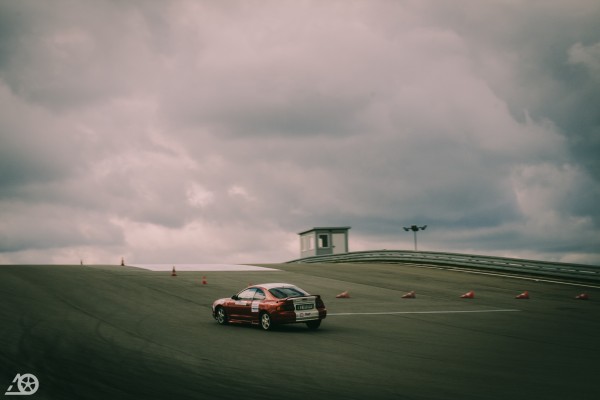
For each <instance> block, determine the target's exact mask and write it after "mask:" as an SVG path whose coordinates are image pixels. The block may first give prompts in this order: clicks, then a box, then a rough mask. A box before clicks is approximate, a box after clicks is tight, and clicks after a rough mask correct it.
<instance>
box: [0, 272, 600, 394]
mask: <svg viewBox="0 0 600 400" xmlns="http://www.w3.org/2000/svg"><path fill="white" fill-rule="evenodd" d="M268 266H269V267H272V268H279V269H282V271H268V272H206V273H203V272H179V273H178V276H176V277H171V276H170V273H168V272H152V271H145V270H141V269H136V268H130V267H116V266H114V267H111V266H92V267H89V266H0V296H1V301H0V391H2V393H1V394H4V392H6V391H7V390H8V389H9V387H10V386H11V384H12V382H13V379H14V378H15V375H16V374H17V373H19V374H33V375H35V376H36V377H37V378H38V380H39V389H38V390H37V392H36V393H35V394H33V395H31V396H28V397H27V398H30V399H32V400H35V399H238V400H239V399H286V400H287V399H290V400H296V399H303V400H307V399H311V400H317V399H328V400H334V399H419V400H421V399H478V400H479V399H502V400H507V399H545V400H548V399H561V400H565V399H578V400H583V399H599V398H600V382H599V374H598V372H599V371H600V340H599V339H600V289H599V288H589V287H578V286H571V285H563V284H558V283H548V282H542V281H537V282H536V281H534V280H522V279H515V278H508V277H501V276H492V275H482V274H470V273H464V272H457V271H450V270H440V269H435V268H424V267H419V266H402V265H349V264H346V265H343V264H338V265H316V264H309V265H285V264H284V265H268ZM203 275H204V276H206V278H207V281H208V284H206V285H202V284H201V279H202V276H203ZM261 282H290V283H294V284H297V285H298V286H300V287H302V288H304V289H306V290H308V291H309V292H311V293H316V294H321V295H322V296H323V298H324V301H325V304H326V305H327V307H328V311H329V313H330V315H329V316H328V318H327V319H326V320H325V321H323V324H322V325H321V328H320V329H319V330H317V331H310V330H308V329H307V328H306V327H305V326H304V325H292V326H283V327H280V328H278V329H277V330H275V331H272V332H263V331H261V330H259V329H258V328H254V327H246V326H234V325H229V326H219V325H217V323H216V322H215V321H214V320H213V319H212V317H211V308H210V305H211V303H212V301H213V300H214V299H216V298H219V297H226V296H230V295H232V294H234V293H236V292H237V291H239V290H240V289H242V288H243V287H245V286H246V285H248V284H249V283H261ZM346 290H347V291H348V292H349V294H350V296H351V298H349V299H336V298H335V295H336V294H338V293H340V292H342V291H346ZM412 290H414V291H415V292H416V298H415V299H402V298H401V296H402V295H403V294H405V293H406V292H408V291H412ZM470 290H473V291H474V292H475V298H474V299H461V298H460V295H461V294H463V293H466V292H467V291H470ZM525 290H527V291H528V292H529V294H530V296H531V298H530V299H528V300H525V299H515V296H516V295H518V294H519V293H521V292H523V291H525ZM582 292H585V293H587V294H588V295H589V296H590V299H589V300H587V301H583V300H575V299H574V297H575V296H576V295H577V294H579V293H582ZM12 391H14V389H12Z"/></svg>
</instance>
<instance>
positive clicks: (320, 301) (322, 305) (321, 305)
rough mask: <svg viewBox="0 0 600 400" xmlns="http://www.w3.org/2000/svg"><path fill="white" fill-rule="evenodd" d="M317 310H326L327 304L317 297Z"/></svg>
mask: <svg viewBox="0 0 600 400" xmlns="http://www.w3.org/2000/svg"><path fill="white" fill-rule="evenodd" d="M317 308H325V303H323V300H321V297H317Z"/></svg>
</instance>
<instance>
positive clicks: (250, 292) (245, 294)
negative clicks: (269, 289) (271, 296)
mask: <svg viewBox="0 0 600 400" xmlns="http://www.w3.org/2000/svg"><path fill="white" fill-rule="evenodd" d="M254 292H256V289H255V288H252V289H246V290H243V291H242V292H241V293H240V294H238V295H237V296H238V299H240V300H252V299H253V298H254Z"/></svg>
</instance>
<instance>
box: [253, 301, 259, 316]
mask: <svg viewBox="0 0 600 400" xmlns="http://www.w3.org/2000/svg"><path fill="white" fill-rule="evenodd" d="M259 304H260V301H253V302H252V312H253V313H254V312H258V305H259Z"/></svg>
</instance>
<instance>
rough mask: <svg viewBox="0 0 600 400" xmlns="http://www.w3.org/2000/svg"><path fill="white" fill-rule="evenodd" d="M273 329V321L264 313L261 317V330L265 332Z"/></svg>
mask: <svg viewBox="0 0 600 400" xmlns="http://www.w3.org/2000/svg"><path fill="white" fill-rule="evenodd" d="M272 327H273V321H272V320H271V316H270V315H269V314H268V313H262V314H261V316H260V328H261V329H262V330H264V331H269V330H271V328H272Z"/></svg>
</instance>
